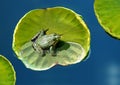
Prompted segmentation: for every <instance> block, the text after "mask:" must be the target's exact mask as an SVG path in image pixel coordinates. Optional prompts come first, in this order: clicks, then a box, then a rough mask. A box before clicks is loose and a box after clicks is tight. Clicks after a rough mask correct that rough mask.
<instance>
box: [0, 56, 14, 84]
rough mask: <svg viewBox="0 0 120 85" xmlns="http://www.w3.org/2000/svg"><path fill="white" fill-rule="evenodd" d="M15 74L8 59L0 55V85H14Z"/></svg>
mask: <svg viewBox="0 0 120 85" xmlns="http://www.w3.org/2000/svg"><path fill="white" fill-rule="evenodd" d="M15 82H16V75H15V71H14V68H13V66H12V64H11V63H10V61H9V60H8V59H6V58H5V57H4V56H2V55H0V85H15Z"/></svg>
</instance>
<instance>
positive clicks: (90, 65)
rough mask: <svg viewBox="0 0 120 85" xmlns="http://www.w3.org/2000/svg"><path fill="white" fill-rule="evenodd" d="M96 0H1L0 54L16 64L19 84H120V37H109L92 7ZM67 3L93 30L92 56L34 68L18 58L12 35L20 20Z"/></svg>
mask: <svg viewBox="0 0 120 85" xmlns="http://www.w3.org/2000/svg"><path fill="white" fill-rule="evenodd" d="M93 2H94V0H84V1H83V0H30V1H27V0H10V1H8V0H1V2H0V10H1V12H0V54H2V55H4V56H6V57H7V58H8V59H9V60H10V61H11V63H12V64H13V66H14V68H15V70H16V75H17V81H16V85H120V82H119V81H120V63H119V61H120V55H119V53H120V52H119V50H120V40H116V39H114V38H112V37H110V36H109V35H108V34H107V33H105V31H104V30H103V29H102V28H101V26H100V25H99V23H98V21H97V19H96V17H95V15H94V10H93ZM54 6H64V7H67V8H70V9H72V10H74V11H75V12H77V13H79V14H81V15H82V16H83V19H84V20H85V22H86V24H87V25H88V27H89V29H90V32H91V53H90V55H89V58H88V59H87V60H86V61H84V62H80V63H78V64H75V65H70V66H66V67H63V66H55V67H53V68H51V69H49V70H47V71H42V72H38V71H32V70H30V69H27V68H25V66H24V64H23V63H22V62H21V61H20V60H18V59H17V58H16V55H15V54H14V52H13V50H12V35H13V31H14V28H15V26H16V24H17V22H18V20H19V19H20V18H21V17H22V16H23V15H24V14H25V13H26V12H28V11H30V10H32V9H36V8H48V7H54Z"/></svg>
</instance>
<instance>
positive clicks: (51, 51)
mask: <svg viewBox="0 0 120 85" xmlns="http://www.w3.org/2000/svg"><path fill="white" fill-rule="evenodd" d="M50 54H51V55H52V56H56V55H57V54H56V51H55V46H51V47H50Z"/></svg>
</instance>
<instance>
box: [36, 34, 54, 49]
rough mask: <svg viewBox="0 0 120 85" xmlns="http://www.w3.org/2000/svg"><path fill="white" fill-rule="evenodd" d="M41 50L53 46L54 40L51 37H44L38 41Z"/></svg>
mask: <svg viewBox="0 0 120 85" xmlns="http://www.w3.org/2000/svg"><path fill="white" fill-rule="evenodd" d="M37 43H38V44H39V45H40V46H41V48H47V47H49V46H51V45H52V44H53V38H52V37H51V36H49V35H44V36H42V37H41V38H39V39H38V40H37Z"/></svg>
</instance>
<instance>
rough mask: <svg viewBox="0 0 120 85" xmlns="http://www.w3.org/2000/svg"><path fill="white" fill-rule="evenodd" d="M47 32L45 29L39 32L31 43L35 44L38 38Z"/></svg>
mask: <svg viewBox="0 0 120 85" xmlns="http://www.w3.org/2000/svg"><path fill="white" fill-rule="evenodd" d="M47 31H48V29H46V30H41V31H40V32H39V33H37V34H36V35H35V36H34V37H33V38H32V39H31V41H32V42H35V41H36V40H37V38H38V37H39V38H40V37H42V36H44V35H46V32H47Z"/></svg>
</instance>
